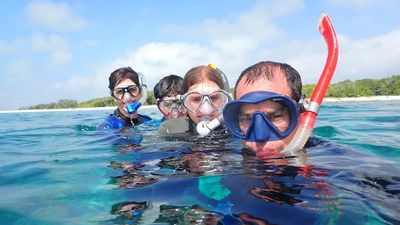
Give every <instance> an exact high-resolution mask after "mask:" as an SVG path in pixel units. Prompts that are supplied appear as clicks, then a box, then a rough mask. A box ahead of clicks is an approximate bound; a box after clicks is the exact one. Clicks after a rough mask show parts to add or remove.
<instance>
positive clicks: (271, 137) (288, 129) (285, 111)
mask: <svg viewBox="0 0 400 225" xmlns="http://www.w3.org/2000/svg"><path fill="white" fill-rule="evenodd" d="M223 116H224V121H225V125H226V127H227V128H228V130H229V131H230V132H231V133H232V134H233V135H234V136H236V137H238V138H240V139H244V140H247V141H251V142H267V141H275V140H282V139H284V138H285V137H287V136H289V134H291V133H292V132H293V130H294V129H295V128H296V126H297V123H298V118H299V108H298V105H297V103H296V102H295V101H294V100H293V99H291V98H290V97H288V96H286V95H282V94H277V93H274V92H268V91H256V92H250V93H248V94H246V95H243V96H242V97H241V98H240V99H239V100H234V101H231V102H229V103H228V104H227V105H226V106H225V108H224V110H223Z"/></svg>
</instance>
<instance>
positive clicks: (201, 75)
mask: <svg viewBox="0 0 400 225" xmlns="http://www.w3.org/2000/svg"><path fill="white" fill-rule="evenodd" d="M205 80H208V81H212V82H215V83H216V84H217V85H218V86H219V87H220V88H221V89H224V82H223V78H222V77H221V75H220V74H219V73H218V72H217V71H216V70H215V69H213V68H211V67H209V66H196V67H193V68H192V69H190V70H189V71H188V72H187V73H186V75H185V77H184V78H183V85H182V89H183V91H184V93H186V92H188V90H189V88H190V87H191V86H193V85H195V84H198V83H200V82H202V81H205Z"/></svg>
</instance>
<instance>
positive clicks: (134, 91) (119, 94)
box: [112, 85, 140, 100]
mask: <svg viewBox="0 0 400 225" xmlns="http://www.w3.org/2000/svg"><path fill="white" fill-rule="evenodd" d="M126 92H129V93H130V94H131V95H132V96H133V97H136V96H138V95H139V93H140V88H139V87H138V86H136V85H130V86H127V87H121V88H115V89H114V90H113V91H112V96H114V97H115V98H116V99H119V100H122V98H123V97H124V94H125V93H126Z"/></svg>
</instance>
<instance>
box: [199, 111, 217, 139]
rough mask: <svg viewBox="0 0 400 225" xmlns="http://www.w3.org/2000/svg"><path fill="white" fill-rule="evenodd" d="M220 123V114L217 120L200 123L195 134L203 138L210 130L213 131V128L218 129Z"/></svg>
mask: <svg viewBox="0 0 400 225" xmlns="http://www.w3.org/2000/svg"><path fill="white" fill-rule="evenodd" d="M222 122H223V118H222V114H221V116H219V117H218V118H215V119H213V120H211V121H209V120H204V121H200V122H199V123H198V124H197V126H196V130H197V133H199V135H200V136H201V137H204V136H206V135H207V134H209V133H210V132H211V131H212V130H215V128H217V127H219V126H220V125H221V124H222Z"/></svg>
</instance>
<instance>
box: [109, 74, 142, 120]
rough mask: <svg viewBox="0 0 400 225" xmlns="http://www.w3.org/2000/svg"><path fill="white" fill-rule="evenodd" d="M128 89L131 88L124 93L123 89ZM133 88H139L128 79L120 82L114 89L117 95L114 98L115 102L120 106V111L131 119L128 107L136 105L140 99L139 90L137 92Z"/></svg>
mask: <svg viewBox="0 0 400 225" xmlns="http://www.w3.org/2000/svg"><path fill="white" fill-rule="evenodd" d="M127 87H129V88H128V89H127V90H128V91H123V89H125V88H127ZM133 87H137V86H136V83H135V82H133V80H131V79H129V78H126V79H123V80H122V81H121V82H119V83H118V84H117V85H116V86H115V87H114V89H113V90H114V92H115V95H116V96H113V97H114V100H115V102H116V103H117V104H118V108H119V111H120V112H121V113H122V114H124V115H125V116H127V117H131V116H132V115H130V114H129V113H128V111H127V109H126V105H127V104H129V103H135V102H137V101H138V100H139V99H140V93H139V89H137V91H136V90H134V88H133ZM118 90H122V91H118ZM117 97H118V98H117Z"/></svg>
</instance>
